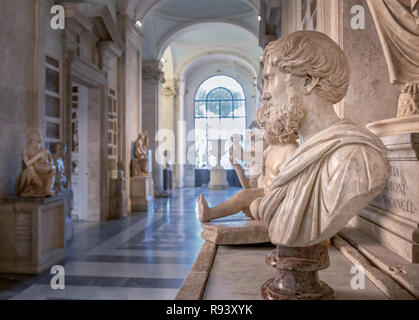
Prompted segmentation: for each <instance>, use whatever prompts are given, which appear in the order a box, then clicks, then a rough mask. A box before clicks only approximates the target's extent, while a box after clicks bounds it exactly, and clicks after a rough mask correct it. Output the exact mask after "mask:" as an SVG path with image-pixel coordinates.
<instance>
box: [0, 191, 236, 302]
mask: <svg viewBox="0 0 419 320" xmlns="http://www.w3.org/2000/svg"><path fill="white" fill-rule="evenodd" d="M238 191H239V189H234V188H230V189H228V190H225V191H209V190H207V189H200V188H196V189H193V188H190V189H182V190H176V191H175V192H174V194H173V197H172V198H161V199H155V201H154V205H153V206H150V208H149V211H148V213H139V214H138V215H134V216H132V217H129V218H126V219H123V220H114V221H108V222H101V223H90V222H74V237H73V240H71V241H69V242H68V243H67V248H66V259H65V261H62V262H61V265H63V266H64V270H65V290H52V289H51V286H50V283H51V279H52V277H53V275H52V274H51V273H50V271H49V270H47V271H45V272H44V273H42V274H40V275H37V276H25V275H12V274H0V299H41V300H45V299H51V300H56V299H87V300H88V299H161V300H164V299H173V298H174V297H175V295H176V293H177V291H178V289H179V288H180V286H181V285H182V282H183V280H184V278H185V277H186V275H187V273H188V272H189V270H190V268H191V266H192V264H193V262H194V260H195V257H196V255H197V254H198V252H199V250H200V248H201V246H202V244H203V240H202V239H201V232H202V228H201V225H200V222H199V217H198V211H197V207H196V199H197V197H198V196H199V195H200V194H201V193H203V194H204V195H205V196H206V197H207V198H208V202H209V204H210V205H215V204H218V203H220V202H222V201H223V200H224V199H227V198H228V197H231V196H232V195H233V194H235V193H236V192H238Z"/></svg>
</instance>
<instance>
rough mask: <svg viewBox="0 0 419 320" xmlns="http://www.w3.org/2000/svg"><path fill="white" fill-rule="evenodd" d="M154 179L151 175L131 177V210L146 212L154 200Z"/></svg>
mask: <svg viewBox="0 0 419 320" xmlns="http://www.w3.org/2000/svg"><path fill="white" fill-rule="evenodd" d="M153 188H154V186H153V179H152V177H150V176H139V177H131V181H130V199H131V211H133V212H145V211H147V210H148V206H149V203H150V202H151V201H152V200H153V196H152V195H153Z"/></svg>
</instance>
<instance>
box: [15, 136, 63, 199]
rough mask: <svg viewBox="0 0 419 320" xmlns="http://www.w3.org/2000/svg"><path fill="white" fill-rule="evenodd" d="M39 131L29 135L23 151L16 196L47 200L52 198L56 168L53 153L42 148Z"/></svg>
mask: <svg viewBox="0 0 419 320" xmlns="http://www.w3.org/2000/svg"><path fill="white" fill-rule="evenodd" d="M41 142H42V141H41V136H40V134H39V132H38V131H32V132H31V133H30V134H29V135H28V142H27V145H26V146H25V147H24V148H23V151H22V172H21V173H20V175H19V177H18V179H17V181H16V186H15V189H16V194H17V195H18V196H20V197H23V198H45V197H50V196H52V193H53V186H54V178H55V166H54V159H53V157H52V155H51V153H50V152H49V151H48V150H47V149H45V148H43V147H41Z"/></svg>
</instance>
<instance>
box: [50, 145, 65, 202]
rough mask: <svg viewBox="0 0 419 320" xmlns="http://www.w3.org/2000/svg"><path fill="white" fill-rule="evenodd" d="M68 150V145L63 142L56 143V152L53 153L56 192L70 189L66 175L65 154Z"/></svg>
mask: <svg viewBox="0 0 419 320" xmlns="http://www.w3.org/2000/svg"><path fill="white" fill-rule="evenodd" d="M66 152H67V148H66V146H65V145H64V144H63V143H62V142H57V143H56V145H55V153H54V155H53V159H54V165H55V170H56V171H55V183H54V190H55V193H56V194H59V193H60V192H62V191H65V190H67V189H68V181H67V177H66V176H65V165H64V155H65V153H66Z"/></svg>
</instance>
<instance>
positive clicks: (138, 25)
mask: <svg viewBox="0 0 419 320" xmlns="http://www.w3.org/2000/svg"><path fill="white" fill-rule="evenodd" d="M135 25H136V26H137V28H138V29H139V28H141V27H142V26H143V23H142V22H141V21H140V20H137V21H135Z"/></svg>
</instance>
